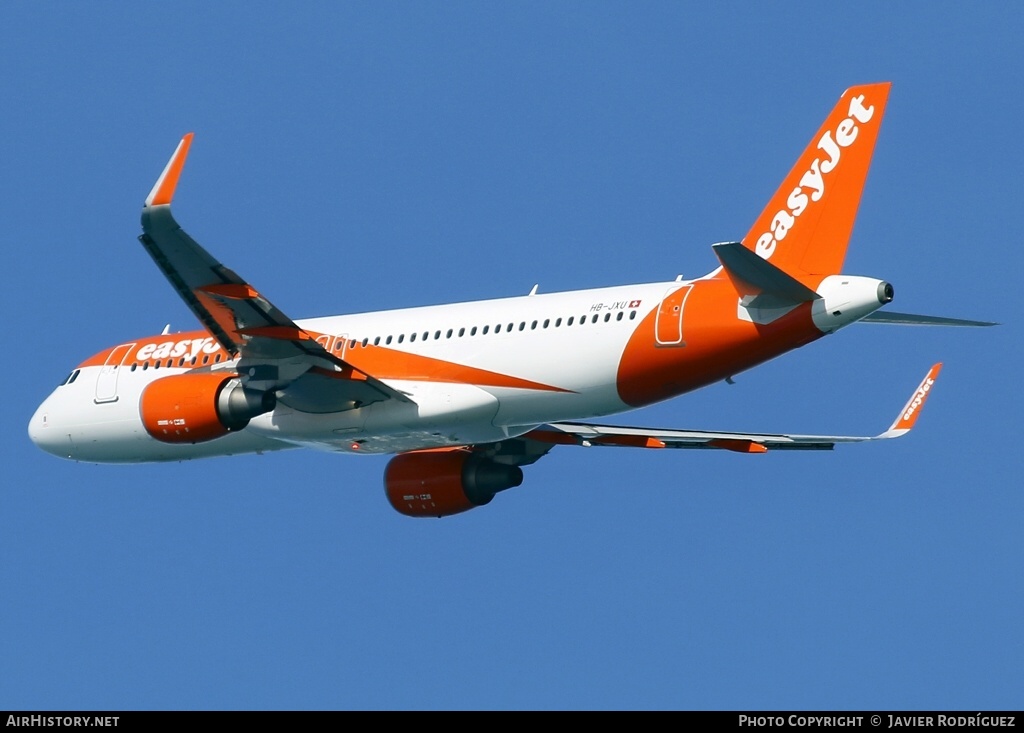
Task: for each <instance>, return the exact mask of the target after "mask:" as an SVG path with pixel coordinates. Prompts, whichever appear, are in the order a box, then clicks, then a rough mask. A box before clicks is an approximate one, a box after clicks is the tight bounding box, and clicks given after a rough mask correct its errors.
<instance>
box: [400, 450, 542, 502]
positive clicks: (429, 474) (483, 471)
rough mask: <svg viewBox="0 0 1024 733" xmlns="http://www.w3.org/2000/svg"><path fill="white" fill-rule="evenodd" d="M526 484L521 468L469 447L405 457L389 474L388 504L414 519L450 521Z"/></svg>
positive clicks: (423, 452) (403, 454) (424, 452)
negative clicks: (437, 518) (424, 518)
mask: <svg viewBox="0 0 1024 733" xmlns="http://www.w3.org/2000/svg"><path fill="white" fill-rule="evenodd" d="M522 482H523V470H522V469H521V468H519V466H509V465H506V464H504V463H496V462H495V461H492V460H490V459H488V458H484V457H483V456H480V455H477V454H475V453H473V452H471V451H469V450H466V449H465V448H440V449H437V450H424V451H414V452H412V453H402V454H401V455H397V456H395V457H394V458H392V459H391V461H390V462H389V463H388V466H387V468H386V469H385V470H384V491H385V492H386V493H387V495H388V501H390V502H391V506H393V507H394V508H395V510H396V511H398V512H400V513H402V514H405V515H406V516H409V517H447V516H449V515H451V514H458V513H459V512H465V511H469V510H470V509H473V508H474V507H478V506H483V505H484V504H487V503H488V502H489V501H490V500H491V499H493V498H494V495H495V494H497V493H498V492H499V491H504V490H505V489H510V488H512V487H513V486H519V484H521V483H522Z"/></svg>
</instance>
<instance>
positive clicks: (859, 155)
mask: <svg viewBox="0 0 1024 733" xmlns="http://www.w3.org/2000/svg"><path fill="white" fill-rule="evenodd" d="M891 86H892V84H891V83H890V82H883V83H880V84H865V85H862V86H856V87H850V88H849V89H847V90H846V91H845V92H844V93H843V95H842V97H840V98H839V102H838V103H837V104H836V106H835V107H833V108H832V112H831V113H829V116H828V117H827V118H826V119H825V122H824V124H823V125H822V126H821V128H820V129H819V130H818V132H817V134H815V136H814V137H813V138H812V139H811V142H810V144H809V145H808V146H807V148H806V149H805V150H804V152H803V153H802V154H801V155H800V157H799V158H798V159H797V161H796V164H795V165H794V166H793V169H792V170H791V171H790V172H789V174H788V175H787V176H786V177H785V178H784V179H783V181H782V185H781V186H779V188H778V190H777V191H776V192H775V194H774V195H773V196H772V198H771V199H770V200H769V201H768V205H767V206H766V207H765V209H764V211H762V212H761V215H760V216H758V217H757V219H756V221H755V222H754V225H753V227H752V228H751V229H750V232H749V233H748V234H747V236H746V237H744V238H743V244H744V246H746V247H747V248H749V249H752V250H754V252H756V253H757V254H759V255H760V256H761V257H763V258H764V259H766V260H770V261H771V262H772V264H774V265H775V266H776V267H778V268H780V269H782V270H784V271H785V272H788V273H790V274H793V275H796V276H799V275H801V274H813V275H835V274H838V273H839V272H840V270H841V269H842V266H843V260H844V259H845V257H846V247H847V245H848V244H849V241H850V233H851V232H852V231H853V223H854V220H855V219H856V216H857V207H858V206H859V205H860V196H861V191H862V190H863V188H864V182H865V180H866V179H867V175H868V168H869V167H870V165H871V156H872V154H873V153H874V149H875V141H876V140H877V138H878V130H879V127H880V126H881V123H882V115H883V113H884V112H885V104H886V102H887V100H888V98H889V89H890V87H891Z"/></svg>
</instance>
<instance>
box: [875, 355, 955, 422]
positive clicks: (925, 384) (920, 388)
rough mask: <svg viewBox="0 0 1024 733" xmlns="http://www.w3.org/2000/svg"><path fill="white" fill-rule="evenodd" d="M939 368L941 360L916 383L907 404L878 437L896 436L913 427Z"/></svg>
mask: <svg viewBox="0 0 1024 733" xmlns="http://www.w3.org/2000/svg"><path fill="white" fill-rule="evenodd" d="M941 369H942V362H939V363H938V364H935V365H934V366H933V367H932V368H931V369H929V370H928V373H927V374H926V375H925V377H924V379H923V380H921V384H919V385H917V389H916V390H914V394H912V395H911V396H910V399H909V400H907V404H906V405H904V406H903V409H902V410H901V411H900V414H899V416H898V417H897V418H896V420H895V422H893V424H892V425H891V426H890V427H889V429H888V430H886V431H885V432H884V433H882V434H881V435H879V436H878V437H879V438H898V437H900V436H901V435H906V434H907V433H909V432H910V429H911V428H912V427H914V423H915V422H917V416H918V415H920V414H921V408H922V407H924V401H925V400H926V399H928V395H929V394H930V393H931V389H932V386H933V385H934V384H935V380H936V378H937V377H938V376H939V371H940V370H941Z"/></svg>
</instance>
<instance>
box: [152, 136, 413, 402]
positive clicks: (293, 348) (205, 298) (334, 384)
mask: <svg viewBox="0 0 1024 733" xmlns="http://www.w3.org/2000/svg"><path fill="white" fill-rule="evenodd" d="M191 144H192V133H189V134H188V135H185V137H184V138H182V140H181V142H180V143H179V144H178V147H177V148H176V149H175V151H174V155H172V156H171V159H170V160H169V161H168V163H167V166H166V167H165V168H164V171H163V173H162V174H161V175H160V178H159V179H157V182H156V184H155V185H154V186H153V190H152V191H150V193H149V196H147V197H146V203H145V205H144V206H143V209H142V235H141V236H140V237H139V241H141V242H142V245H143V246H144V247H145V248H146V251H147V252H149V254H150V256H151V257H152V258H153V261H154V262H156V264H157V266H158V267H159V268H160V270H161V271H162V272H163V273H164V275H165V276H166V277H167V279H168V280H169V281H170V283H171V285H172V286H173V287H174V289H175V291H177V293H178V295H179V296H181V299H182V300H184V301H185V304H186V305H187V306H188V307H189V308H190V309H191V310H192V312H193V313H195V315H196V317H197V318H198V319H199V321H200V323H202V324H203V326H204V327H205V328H206V329H207V330H208V331H209V332H210V334H212V335H213V337H214V338H216V339H217V341H218V342H219V343H220V345H221V346H222V347H223V348H224V349H225V350H226V351H227V352H228V353H230V354H232V355H234V356H236V357H237V358H238V359H239V362H238V370H239V373H240V374H241V376H242V379H243V380H244V381H246V382H247V383H248V384H250V385H251V386H253V387H256V388H260V389H264V390H268V389H275V390H280V389H283V388H288V387H289V386H291V385H293V384H294V385H295V389H296V390H298V391H299V392H303V391H309V390H308V385H305V383H306V382H310V381H311V380H312V381H314V382H316V384H317V391H320V390H322V389H323V386H324V385H330V389H329V390H328V391H329V393H330V394H329V401H330V403H331V404H332V405H334V406H336V407H337V408H338V409H344V407H345V406H356V405H358V404H368V403H370V402H377V401H380V400H384V399H399V400H403V401H406V402H408V401H409V400H408V398H407V397H405V396H404V395H402V394H401V393H399V392H397V391H396V390H394V389H392V388H391V387H388V386H387V385H385V384H383V383H382V382H380V381H379V380H377V379H374V378H373V377H371V376H370V375H368V374H365V373H363V372H361V371H359V370H358V369H355V368H354V367H353V366H352V365H351V364H348V363H347V362H345V361H344V360H342V359H340V358H339V357H337V356H336V355H334V354H332V353H331V352H329V351H327V350H326V349H325V348H324V347H322V346H321V345H320V344H318V343H317V342H316V341H315V339H314V337H313V336H312V335H310V334H309V333H307V332H306V331H304V330H303V329H301V328H299V327H298V326H297V325H296V324H295V322H294V321H292V320H291V319H290V318H289V317H288V316H286V315H285V314H284V313H282V312H281V311H280V310H278V309H277V308H276V307H275V306H274V305H273V304H272V303H271V302H270V301H268V300H267V299H266V298H264V297H263V296H262V295H260V294H259V292H258V291H257V290H256V289H255V288H253V287H252V286H251V285H249V283H248V282H246V281H245V280H243V279H242V278H241V277H239V276H238V275H237V274H235V273H234V272H233V271H232V270H229V269H228V268H227V267H225V266H224V265H222V264H221V263H220V262H218V261H217V260H216V259H214V258H213V257H212V256H211V255H210V254H209V253H208V252H207V251H206V250H205V249H203V248H202V247H201V246H200V245H199V243H197V242H196V241H195V240H194V239H192V237H190V236H189V235H188V234H187V233H186V232H185V231H184V230H183V229H182V228H181V227H180V226H179V225H178V222H176V221H175V220H174V216H173V215H172V214H171V200H172V199H173V198H174V191H175V189H176V188H177V185H178V179H179V178H180V177H181V171H182V168H183V167H184V165H185V158H186V157H187V156H188V151H189V147H190V146H191ZM300 380H302V381H300Z"/></svg>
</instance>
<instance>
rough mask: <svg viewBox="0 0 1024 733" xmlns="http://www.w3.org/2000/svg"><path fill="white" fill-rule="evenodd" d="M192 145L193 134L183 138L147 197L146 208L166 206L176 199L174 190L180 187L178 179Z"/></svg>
mask: <svg viewBox="0 0 1024 733" xmlns="http://www.w3.org/2000/svg"><path fill="white" fill-rule="evenodd" d="M190 145H192V133H191V132H190V133H188V134H187V135H185V137H183V138H181V142H180V143H178V147H177V148H175V150H174V155H172V156H171V159H170V160H169V161H167V166H166V167H165V168H164V172H163V173H161V174H160V177H159V178H158V179H157V180H156V184H155V185H154V186H153V190H152V191H150V192H149V196H147V197H146V206H166V205H168V204H170V203H171V199H173V198H174V189H175V188H177V187H178V179H179V178H181V169H182V168H184V167H185V158H187V157H188V149H189V146H190Z"/></svg>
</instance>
